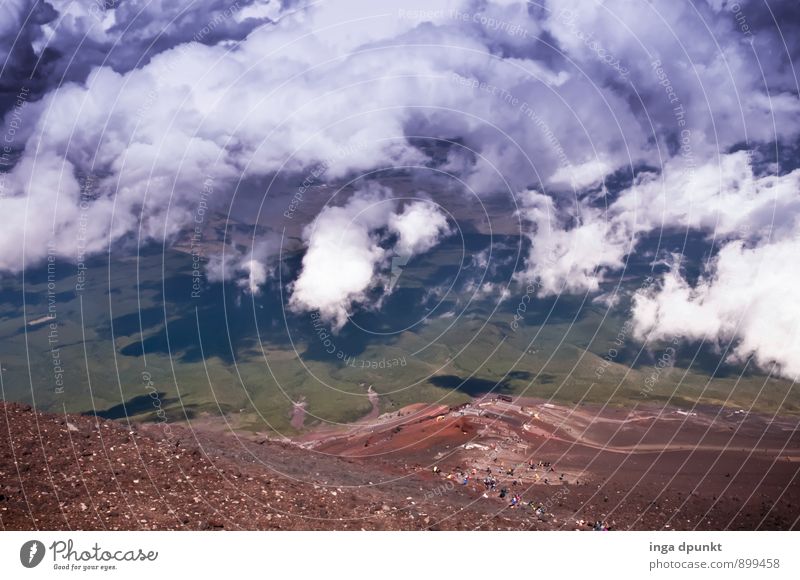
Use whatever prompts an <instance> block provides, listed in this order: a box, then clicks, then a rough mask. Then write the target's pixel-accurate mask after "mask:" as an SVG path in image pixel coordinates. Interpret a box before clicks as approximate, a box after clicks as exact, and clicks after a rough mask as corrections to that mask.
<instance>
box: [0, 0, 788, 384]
mask: <svg viewBox="0 0 800 580" xmlns="http://www.w3.org/2000/svg"><path fill="white" fill-rule="evenodd" d="M792 7H793V2H792V1H791V0H786V1H785V2H781V3H777V4H775V3H773V4H771V10H766V9H765V8H764V6H762V5H761V4H760V3H758V2H755V1H751V2H737V3H733V2H729V1H727V0H708V1H707V2H694V3H691V2H685V3H678V4H675V3H673V2H667V1H656V2H641V1H639V0H609V1H607V2H603V3H599V2H597V3H595V2H586V1H583V0H582V1H580V2H579V1H578V0H563V1H559V2H557V3H556V2H548V3H544V4H542V5H538V4H531V3H527V2H520V1H515V0H494V1H487V0H438V1H434V0H425V1H422V0H405V1H402V2H401V1H396V2H394V1H393V2H379V3H378V2H368V1H367V0H357V1H356V0H347V1H344V0H338V1H337V0H334V1H329V2H321V3H307V4H306V3H301V2H282V3H280V2H277V1H275V0H247V1H242V2H227V1H226V0H199V1H198V2H193V3H191V4H188V5H184V4H181V3H168V2H148V1H146V0H142V1H138V0H136V1H126V2H120V3H118V5H117V4H109V3H105V4H103V5H102V6H101V5H100V4H97V3H94V2H90V1H89V0H87V1H86V2H72V1H69V2H68V1H66V0H51V2H49V3H44V2H32V1H29V0H14V1H12V2H6V3H4V4H3V8H2V12H0V32H2V33H3V34H2V35H0V38H2V41H0V53H1V54H0V57H3V58H4V60H5V63H4V67H3V69H2V73H0V77H1V78H0V80H1V81H2V83H1V84H2V89H3V99H4V100H3V103H2V108H3V110H5V111H6V113H5V117H4V123H3V128H2V130H3V133H4V142H3V144H2V145H3V147H4V149H3V153H2V155H3V156H2V169H3V171H4V172H3V173H2V175H0V178H2V182H1V183H0V211H2V212H3V215H5V216H13V219H10V220H7V222H6V225H5V226H4V228H2V229H0V270H2V271H7V272H19V271H20V270H22V268H23V267H25V266H26V265H30V264H36V263H39V262H41V261H42V260H43V259H44V258H45V256H47V255H48V253H54V254H55V255H58V256H61V257H64V258H66V259H69V260H76V259H79V258H80V257H81V256H83V255H85V254H89V253H97V252H101V251H104V250H107V249H108V247H109V244H117V243H120V241H124V240H125V239H126V238H129V237H130V236H133V235H135V236H138V237H139V238H140V239H138V240H136V241H137V242H138V243H145V242H147V241H149V240H169V239H171V238H172V237H173V236H175V235H176V234H177V233H178V232H180V231H181V230H182V229H183V228H185V227H186V226H187V225H188V224H191V223H192V220H193V219H194V218H195V217H196V215H197V211H198V199H199V197H200V192H201V191H203V189H204V183H207V182H213V184H214V199H215V200H216V203H217V204H219V206H220V207H225V206H226V205H228V204H229V203H230V200H231V198H232V196H233V192H234V191H235V190H236V188H237V186H238V185H240V184H241V183H242V182H247V181H248V180H251V179H256V178H261V177H267V178H269V177H271V176H275V175H276V174H281V175H282V176H289V177H287V180H288V181H291V180H292V179H296V181H297V182H300V181H302V180H303V177H304V176H305V175H306V174H307V173H308V171H309V168H310V167H313V166H314V165H315V164H319V163H320V162H324V161H325V160H330V159H335V160H336V162H335V163H331V164H329V165H328V166H327V169H326V174H325V179H326V180H336V179H340V178H343V177H351V176H353V175H356V174H359V173H361V172H368V171H370V170H373V169H376V168H385V167H397V166H408V165H411V166H431V165H437V164H438V167H439V169H442V170H445V171H449V172H451V173H452V174H453V175H454V176H455V177H457V178H459V179H460V180H462V181H463V183H464V184H465V185H466V187H467V188H468V189H470V190H471V192H472V193H475V194H477V195H478V196H492V195H500V194H504V195H511V196H514V197H516V198H517V200H518V202H519V204H520V206H521V208H522V209H521V210H520V217H521V218H523V220H524V222H525V224H526V230H525V231H524V232H523V234H524V235H526V236H528V237H529V238H530V240H531V251H530V254H529V256H528V259H527V261H526V265H525V269H524V271H521V272H519V273H518V277H519V278H520V279H524V280H536V281H537V282H538V283H539V285H538V288H539V291H540V293H541V294H542V295H550V294H558V293H560V292H596V291H598V290H599V289H600V285H601V284H602V282H603V281H604V280H607V279H610V277H613V276H617V275H620V273H621V272H623V271H624V269H625V263H626V259H627V257H629V256H630V255H631V253H632V252H634V251H637V249H638V240H639V238H640V237H641V236H642V235H643V234H646V233H649V232H653V231H657V230H660V229H678V230H684V231H687V232H688V231H697V230H699V231H702V232H704V233H705V234H706V235H707V236H708V239H709V240H714V241H715V242H716V246H715V247H722V248H723V249H722V250H721V251H720V253H719V255H718V256H717V258H716V259H715V261H714V262H713V263H712V264H711V265H710V266H709V268H710V269H709V270H708V271H707V273H706V277H705V278H703V280H702V281H701V282H700V284H699V285H698V286H697V287H696V288H691V287H689V285H688V283H687V282H686V281H685V280H683V278H681V277H680V273H679V272H674V273H673V274H672V275H671V277H667V278H666V279H665V280H664V281H663V284H662V286H660V287H659V288H660V289H659V290H656V292H660V293H651V294H648V295H647V296H642V297H640V300H639V302H638V303H637V304H639V307H637V309H636V311H635V317H636V322H637V324H638V325H639V328H640V329H641V332H642V336H644V335H652V336H664V333H665V332H683V334H685V335H686V336H691V337H695V338H696V337H698V336H699V335H698V332H697V329H696V328H694V327H687V328H686V329H682V328H680V327H681V326H682V323H680V321H681V320H682V319H685V318H686V317H683V316H682V315H681V312H683V311H682V310H681V308H678V307H677V306H676V305H677V304H679V302H680V301H682V302H681V303H682V304H683V306H684V307H685V308H688V309H700V310H702V311H703V312H704V315H703V316H696V317H692V318H693V320H692V321H691V322H692V323H696V322H697V321H698V320H710V321H711V322H709V324H708V325H706V326H704V327H703V329H704V332H707V333H708V334H709V335H711V337H712V338H714V339H715V340H716V339H719V340H728V339H729V338H733V339H736V340H738V341H739V343H738V344H739V346H738V347H737V348H738V349H739V350H737V353H739V354H740V355H742V356H744V353H747V352H749V353H754V354H755V355H756V357H757V360H758V362H759V363H762V364H763V363H764V361H777V362H779V363H780V364H781V368H783V369H789V370H787V371H786V372H793V371H791V369H796V368H798V366H800V358H798V359H797V360H795V359H791V356H790V355H787V354H786V353H785V352H784V353H782V352H779V351H777V350H775V346H774V345H773V344H772V343H771V342H770V341H766V340H763V337H762V336H761V332H760V330H759V329H760V326H759V325H758V324H755V323H752V324H742V325H738V326H737V325H735V324H733V323H732V320H733V318H732V317H734V316H735V312H734V311H732V310H730V311H729V310H726V308H725V307H724V306H723V305H721V303H720V300H719V298H718V296H720V295H723V294H724V293H725V292H727V290H723V289H724V288H726V287H727V288H730V291H731V293H740V294H742V296H741V298H742V300H745V299H746V298H751V299H752V300H753V301H754V303H760V302H761V301H772V300H778V299H780V298H781V297H782V296H783V295H782V294H781V293H778V294H774V295H773V294H772V293H770V292H771V291H770V290H769V289H768V288H762V287H760V286H758V285H754V284H750V285H745V284H743V285H741V287H739V286H736V285H735V284H734V282H733V281H732V279H731V278H730V276H729V274H730V273H731V272H732V271H733V270H732V268H733V266H732V265H731V264H733V263H734V262H736V261H737V260H738V262H736V263H738V264H740V266H739V267H742V268H745V270H746V271H743V272H738V275H739V276H741V279H743V280H747V279H749V277H752V276H754V275H755V274H754V272H756V271H757V267H758V264H759V263H760V260H762V259H763V260H771V259H775V256H776V254H775V252H778V251H779V250H776V249H775V248H782V247H784V246H783V245H782V244H790V243H791V242H790V240H792V239H796V236H797V233H798V224H797V220H796V218H795V216H796V215H797V209H798V185H799V184H798V179H800V177H799V176H798V173H797V172H796V171H795V172H790V171H786V170H785V169H784V168H783V166H782V165H781V164H782V163H784V161H785V159H784V157H783V156H782V153H781V151H782V149H783V148H785V147H786V146H787V145H794V144H796V142H797V138H798V131H800V115H799V114H798V113H800V102H799V101H798V92H799V91H800V89H799V88H798V83H797V76H796V74H795V71H794V68H793V62H794V59H795V58H797V56H798V52H800V43H798V40H797V38H798V37H800V35H798V34H797V33H796V32H797V29H798V27H799V26H800V25H799V24H798V22H797V20H798V19H797V18H796V17H792V16H791V14H792V12H791V10H792ZM773 15H775V16H773ZM776 17H777V21H776ZM17 32H18V34H17ZM428 138H434V139H449V140H452V141H453V142H456V143H457V144H458V147H455V146H454V147H451V148H450V149H449V150H448V151H447V155H446V159H445V160H444V161H442V160H440V159H434V157H435V155H434V153H431V151H430V150H428V149H425V148H424V147H420V146H418V145H419V143H420V142H425V141H426V139H428ZM343 151H346V152H347V154H342V152H343ZM613 183H629V184H628V185H624V186H620V187H618V188H617V190H615V191H611V189H612V184H613ZM620 190H621V191H620ZM391 198H392V194H391V193H389V192H386V191H383V190H379V189H372V190H371V189H365V190H361V191H360V192H359V193H358V194H356V195H355V196H354V197H353V198H352V199H350V200H343V201H341V202H337V204H335V205H332V206H329V207H326V208H325V209H324V210H323V211H322V213H321V214H320V215H319V216H318V217H317V219H316V221H315V222H314V223H313V224H310V225H309V226H308V228H307V229H306V234H305V236H304V241H305V243H306V244H307V252H306V255H305V257H304V259H303V266H302V270H301V272H300V274H299V277H298V278H297V279H296V280H295V281H293V282H292V292H291V299H290V300H291V305H292V307H293V308H294V309H295V310H297V311H305V310H319V311H320V312H321V313H322V314H323V315H324V316H326V317H327V318H328V319H330V320H331V321H332V323H333V325H334V326H337V327H338V326H341V325H342V324H344V322H345V321H346V319H347V314H348V312H349V311H350V309H351V308H352V307H353V305H354V304H360V303H363V302H364V301H365V297H366V296H367V294H368V293H369V292H370V291H371V290H372V289H375V288H377V287H384V288H386V290H387V291H391V283H389V284H385V283H384V280H383V278H382V277H381V276H383V275H385V267H386V261H387V259H388V260H391V258H392V257H394V258H395V259H398V258H399V259H407V258H404V256H411V255H414V254H417V253H422V252H425V251H428V250H430V249H431V248H432V247H433V245H435V243H437V241H438V240H439V239H440V238H441V237H442V236H444V235H446V234H447V233H448V232H449V227H450V226H449V225H448V223H447V220H446V219H445V218H444V215H443V214H442V213H441V212H440V210H438V209H436V205H435V203H432V202H430V201H418V202H414V203H406V202H403V203H400V202H395V201H391ZM435 198H436V194H435V192H431V199H432V201H433V202H435ZM269 201H270V199H269V194H268V199H267V201H266V203H265V207H266V211H267V212H269V211H273V210H272V208H271V207H270V203H269ZM420 204H422V205H420ZM376 208H379V209H376ZM283 209H284V208H283V207H280V208H278V209H275V210H274V211H275V212H276V213H278V214H280V213H282V212H283ZM362 210H363V213H362ZM356 214H357V215H358V216H359V217H358V219H355V218H354V215H356ZM347 224H349V226H348V227H344V226H345V225H347ZM386 235H390V236H392V240H394V242H393V243H394V246H392V247H391V248H388V247H387V246H386V240H385V238H384V236H386ZM48 244H49V245H48ZM337 244H338V246H337ZM332 247H337V248H338V251H341V252H344V253H342V254H337V255H338V256H339V258H340V260H339V261H340V262H341V264H342V265H341V266H340V269H339V271H338V275H337V276H336V280H335V281H334V282H333V283H331V282H330V280H331V277H330V272H329V270H330V269H331V268H332V262H331V252H332V250H331V248H332ZM274 256H275V251H274V247H272V246H271V245H270V244H264V243H261V242H256V243H255V244H254V245H253V247H252V248H250V249H249V250H247V251H245V252H243V251H241V250H236V249H235V248H232V253H231V254H230V255H229V256H228V259H227V260H222V258H221V257H216V258H214V259H213V260H212V264H211V267H210V270H209V272H210V278H211V279H214V280H216V279H223V278H224V279H229V278H231V277H232V278H233V279H234V280H237V283H238V284H239V285H240V286H242V287H243V288H244V289H245V290H247V291H249V292H252V293H257V292H258V291H259V288H260V287H261V285H262V284H263V283H264V282H265V281H266V280H267V279H268V277H269V275H270V272H271V271H272V270H273V268H274V267H275V263H274ZM345 257H346V260H345V259H344V258H345ZM777 275H778V276H783V278H780V280H778V279H776V280H775V282H776V283H778V282H780V283H781V284H786V285H789V284H791V283H792V281H793V279H794V278H793V276H794V275H795V273H794V272H793V270H792V269H791V268H783V269H782V270H781V272H780V273H778V274H777ZM323 281H326V283H323ZM783 308H784V310H786V309H789V310H791V309H793V308H794V309H795V310H796V309H797V306H796V304H794V303H789V304H786V305H783ZM756 310H758V308H756ZM792 314H796V312H795V311H794V310H792ZM787 319H789V320H793V318H792V317H791V316H788V317H787ZM687 324H689V323H688V322H687ZM665 329H669V330H665ZM787 332H788V331H787ZM784 338H786V343H791V340H790V338H791V337H788V336H786V337H784ZM773 351H774V352H773ZM795 351H797V349H795ZM797 356H798V357H800V355H797Z"/></svg>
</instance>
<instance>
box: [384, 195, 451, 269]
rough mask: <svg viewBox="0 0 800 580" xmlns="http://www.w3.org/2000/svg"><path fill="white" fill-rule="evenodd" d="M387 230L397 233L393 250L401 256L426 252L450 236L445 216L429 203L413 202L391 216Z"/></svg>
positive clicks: (434, 205)
mask: <svg viewBox="0 0 800 580" xmlns="http://www.w3.org/2000/svg"><path fill="white" fill-rule="evenodd" d="M389 228H390V229H391V230H392V231H394V232H396V233H397V236H398V240H397V245H396V246H395V249H396V250H397V253H398V254H399V255H401V256H406V255H414V254H422V253H424V252H427V251H428V250H430V249H431V248H432V247H434V246H435V245H436V244H438V243H439V240H441V239H442V237H444V236H446V235H449V234H450V226H449V224H448V223H447V216H446V215H445V214H444V213H443V212H442V211H441V210H440V209H439V207H438V206H437V205H436V204H434V203H433V202H431V201H415V202H412V203H410V204H408V205H407V206H406V207H405V209H404V210H403V211H402V212H401V213H399V214H395V215H393V216H392V217H391V218H390V220H389Z"/></svg>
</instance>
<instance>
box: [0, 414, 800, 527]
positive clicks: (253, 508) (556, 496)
mask: <svg viewBox="0 0 800 580" xmlns="http://www.w3.org/2000/svg"><path fill="white" fill-rule="evenodd" d="M214 422H215V419H213V418H208V419H207V420H202V421H195V422H193V423H192V424H190V425H186V424H170V425H166V426H165V425H164V424H149V425H129V424H127V423H121V422H113V421H106V420H101V419H97V418H95V417H88V416H75V415H61V416H59V415H52V414H43V413H39V412H36V411H34V410H32V409H30V408H29V407H25V406H20V405H16V404H12V403H2V402H0V529H389V530H395V529H398V530H399V529H486V530H492V529H592V528H594V527H597V528H610V529H798V528H799V527H800V525H799V524H798V521H799V520H800V478H798V475H799V474H800V436H799V435H798V422H797V420H796V419H786V418H784V419H773V418H768V417H759V416H753V415H747V414H744V413H734V412H732V411H729V410H722V409H718V408H713V409H712V408H706V409H702V410H697V411H696V412H695V413H694V414H685V413H684V414H681V412H678V411H676V410H674V409H663V408H658V407H654V406H650V407H647V408H635V409H632V410H631V409H625V410H623V409H606V408H602V407H592V406H581V407H575V408H572V407H566V406H557V405H553V404H549V403H545V402H543V401H537V400H533V399H526V400H515V401H513V402H505V401H499V400H493V399H481V400H476V401H473V402H472V403H471V404H468V405H462V406H460V407H458V408H454V409H451V408H448V407H446V406H433V405H425V404H418V405H411V406H409V407H406V408H404V409H401V410H400V411H397V412H394V413H389V414H384V415H380V416H379V417H374V415H373V414H370V416H368V417H365V419H364V420H362V421H360V422H358V423H357V424H354V425H352V426H350V427H347V428H337V429H332V428H329V429H326V430H317V431H312V432H309V433H306V434H305V435H303V436H302V437H299V438H298V439H297V441H294V442H279V441H272V440H269V439H266V438H264V437H263V436H255V435H253V434H249V433H248V434H245V433H237V432H231V431H225V430H222V429H220V428H219V427H218V426H217V425H215V424H214ZM216 422H217V423H220V421H219V420H216Z"/></svg>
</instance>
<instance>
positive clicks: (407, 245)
mask: <svg viewBox="0 0 800 580" xmlns="http://www.w3.org/2000/svg"><path fill="white" fill-rule="evenodd" d="M397 205H398V202H397V201H396V200H394V199H393V198H392V197H391V191H390V190H388V189H387V188H385V187H380V186H375V185H372V186H370V187H367V188H364V189H361V190H359V191H357V192H356V193H355V194H354V195H353V196H352V197H351V198H350V199H349V200H348V201H347V203H346V204H344V205H342V206H328V207H326V208H325V209H323V210H322V211H321V212H320V214H319V215H318V216H317V218H316V220H314V222H313V223H312V224H309V225H308V226H307V227H306V229H305V232H304V237H305V239H306V241H307V245H308V246H307V249H306V253H305V255H304V256H303V262H302V270H301V272H300V274H299V275H298V277H297V280H296V281H295V282H293V283H292V285H291V297H290V300H289V306H290V308H292V309H293V310H295V311H297V312H306V311H314V310H316V311H319V313H320V316H321V317H322V318H323V319H324V320H328V321H330V322H331V324H332V328H333V330H339V329H341V328H342V327H343V326H344V325H345V323H346V322H347V317H348V315H349V312H350V311H351V308H352V307H353V305H357V304H363V303H365V302H366V301H367V295H368V293H369V292H370V291H371V290H374V289H375V288H377V287H378V286H379V285H382V284H383V285H385V284H384V282H385V277H384V276H381V275H379V274H380V271H381V270H385V268H386V267H387V265H388V261H389V258H390V257H391V256H392V255H401V256H402V257H403V258H404V259H406V260H407V259H410V258H411V257H412V256H414V255H415V254H419V253H424V252H427V251H428V250H430V249H431V248H433V247H434V246H435V245H436V244H437V243H438V242H439V241H440V240H441V239H442V237H444V236H446V235H448V234H449V232H450V228H449V226H448V224H447V218H446V216H445V215H444V214H443V213H442V212H441V210H440V209H439V208H438V207H437V206H435V205H433V204H432V203H431V202H428V201H415V202H412V203H410V204H408V205H407V206H406V207H405V208H404V209H402V210H401V211H400V212H397ZM390 233H394V234H395V237H396V241H395V243H394V246H393V247H391V248H388V249H385V248H384V247H382V246H381V243H383V242H386V240H387V238H388V237H389V236H390V235H391V234H390Z"/></svg>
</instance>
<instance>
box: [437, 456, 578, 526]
mask: <svg viewBox="0 0 800 580" xmlns="http://www.w3.org/2000/svg"><path fill="white" fill-rule="evenodd" d="M493 461H494V462H497V458H495V459H493ZM520 467H522V468H525V467H527V469H528V470H529V471H534V472H536V473H534V476H533V477H534V480H535V481H537V482H538V481H539V480H540V475H539V473H538V472H542V473H543V474H550V473H555V467H554V466H553V465H552V464H551V463H550V462H549V461H533V460H530V461H528V462H527V463H522V464H519V465H516V466H511V467H506V466H505V465H504V464H502V463H501V464H500V465H499V466H497V467H495V468H494V469H493V468H492V467H486V469H485V470H484V471H482V472H478V470H477V468H472V470H464V469H461V468H458V467H457V468H456V469H455V470H454V471H453V472H451V473H448V474H446V475H444V474H443V473H442V470H441V469H440V468H439V467H438V466H434V468H433V472H434V473H437V474H441V475H444V477H446V478H447V479H448V480H454V481H455V482H457V483H459V484H461V485H465V486H466V485H469V484H470V482H471V481H472V482H473V484H474V485H475V486H476V487H478V489H479V490H481V491H483V497H485V498H488V497H490V495H494V494H496V497H498V498H499V499H501V500H504V501H508V502H509V504H508V505H509V507H510V508H512V509H514V508H522V507H528V508H530V509H531V510H532V511H533V512H534V514H535V515H537V516H544V515H545V513H546V512H547V509H546V507H545V506H544V504H542V503H541V502H538V503H537V502H534V501H532V500H531V501H528V502H527V503H526V502H523V499H522V495H521V493H519V492H517V489H516V488H520V487H522V486H523V482H522V481H521V480H522V477H520V476H519V474H518V470H519V468H520ZM515 473H517V476H515ZM481 476H482V478H481ZM558 479H559V481H562V482H563V481H564V474H563V473H562V474H560V475H559V476H558ZM503 480H505V485H502V484H501V481H503ZM509 480H510V481H509ZM478 481H480V483H477V482H478ZM543 483H545V484H546V485H550V476H548V477H544V479H543ZM481 485H482V487H481Z"/></svg>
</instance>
